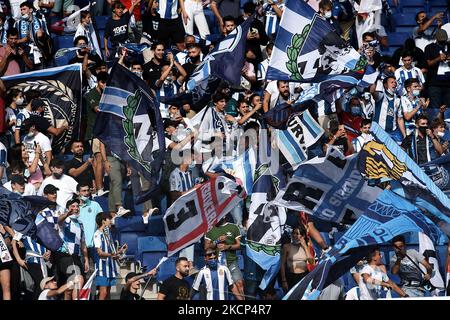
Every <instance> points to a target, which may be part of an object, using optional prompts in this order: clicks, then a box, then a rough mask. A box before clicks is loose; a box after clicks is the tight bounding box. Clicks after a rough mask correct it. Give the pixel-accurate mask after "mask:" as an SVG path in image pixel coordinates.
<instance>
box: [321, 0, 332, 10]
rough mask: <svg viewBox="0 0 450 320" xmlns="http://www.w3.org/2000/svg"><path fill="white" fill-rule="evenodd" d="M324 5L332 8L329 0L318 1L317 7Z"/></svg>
mask: <svg viewBox="0 0 450 320" xmlns="http://www.w3.org/2000/svg"><path fill="white" fill-rule="evenodd" d="M325 7H330V8H333V3H332V2H331V1H330V0H322V1H320V2H319V9H324V8H325Z"/></svg>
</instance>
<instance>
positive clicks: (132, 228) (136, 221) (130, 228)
mask: <svg viewBox="0 0 450 320" xmlns="http://www.w3.org/2000/svg"><path fill="white" fill-rule="evenodd" d="M115 226H116V228H117V229H118V230H119V232H121V233H123V232H142V233H143V234H146V233H147V232H146V230H147V226H146V225H145V224H144V221H143V220H142V218H141V217H135V216H132V217H118V218H116V221H115Z"/></svg>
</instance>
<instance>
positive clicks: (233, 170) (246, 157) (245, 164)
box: [208, 148, 256, 195]
mask: <svg viewBox="0 0 450 320" xmlns="http://www.w3.org/2000/svg"><path fill="white" fill-rule="evenodd" d="M255 168H256V155H255V150H254V149H253V148H249V149H247V150H246V151H245V152H244V153H243V154H241V155H240V156H237V157H222V158H220V159H219V158H217V157H215V158H214V160H213V163H212V164H211V166H210V167H209V169H208V171H209V172H213V173H220V172H227V171H228V173H230V174H231V175H233V176H234V177H235V178H236V181H237V183H239V184H242V186H243V187H244V189H245V192H246V193H247V195H251V194H252V190H253V173H254V172H255Z"/></svg>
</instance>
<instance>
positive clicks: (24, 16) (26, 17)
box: [22, 14, 30, 20]
mask: <svg viewBox="0 0 450 320" xmlns="http://www.w3.org/2000/svg"><path fill="white" fill-rule="evenodd" d="M29 17H30V16H29V15H27V14H24V15H23V16H22V20H28V18H29Z"/></svg>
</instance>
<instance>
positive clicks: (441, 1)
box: [429, 0, 447, 7]
mask: <svg viewBox="0 0 450 320" xmlns="http://www.w3.org/2000/svg"><path fill="white" fill-rule="evenodd" d="M429 6H430V7H446V6H447V0H431V1H429Z"/></svg>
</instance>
